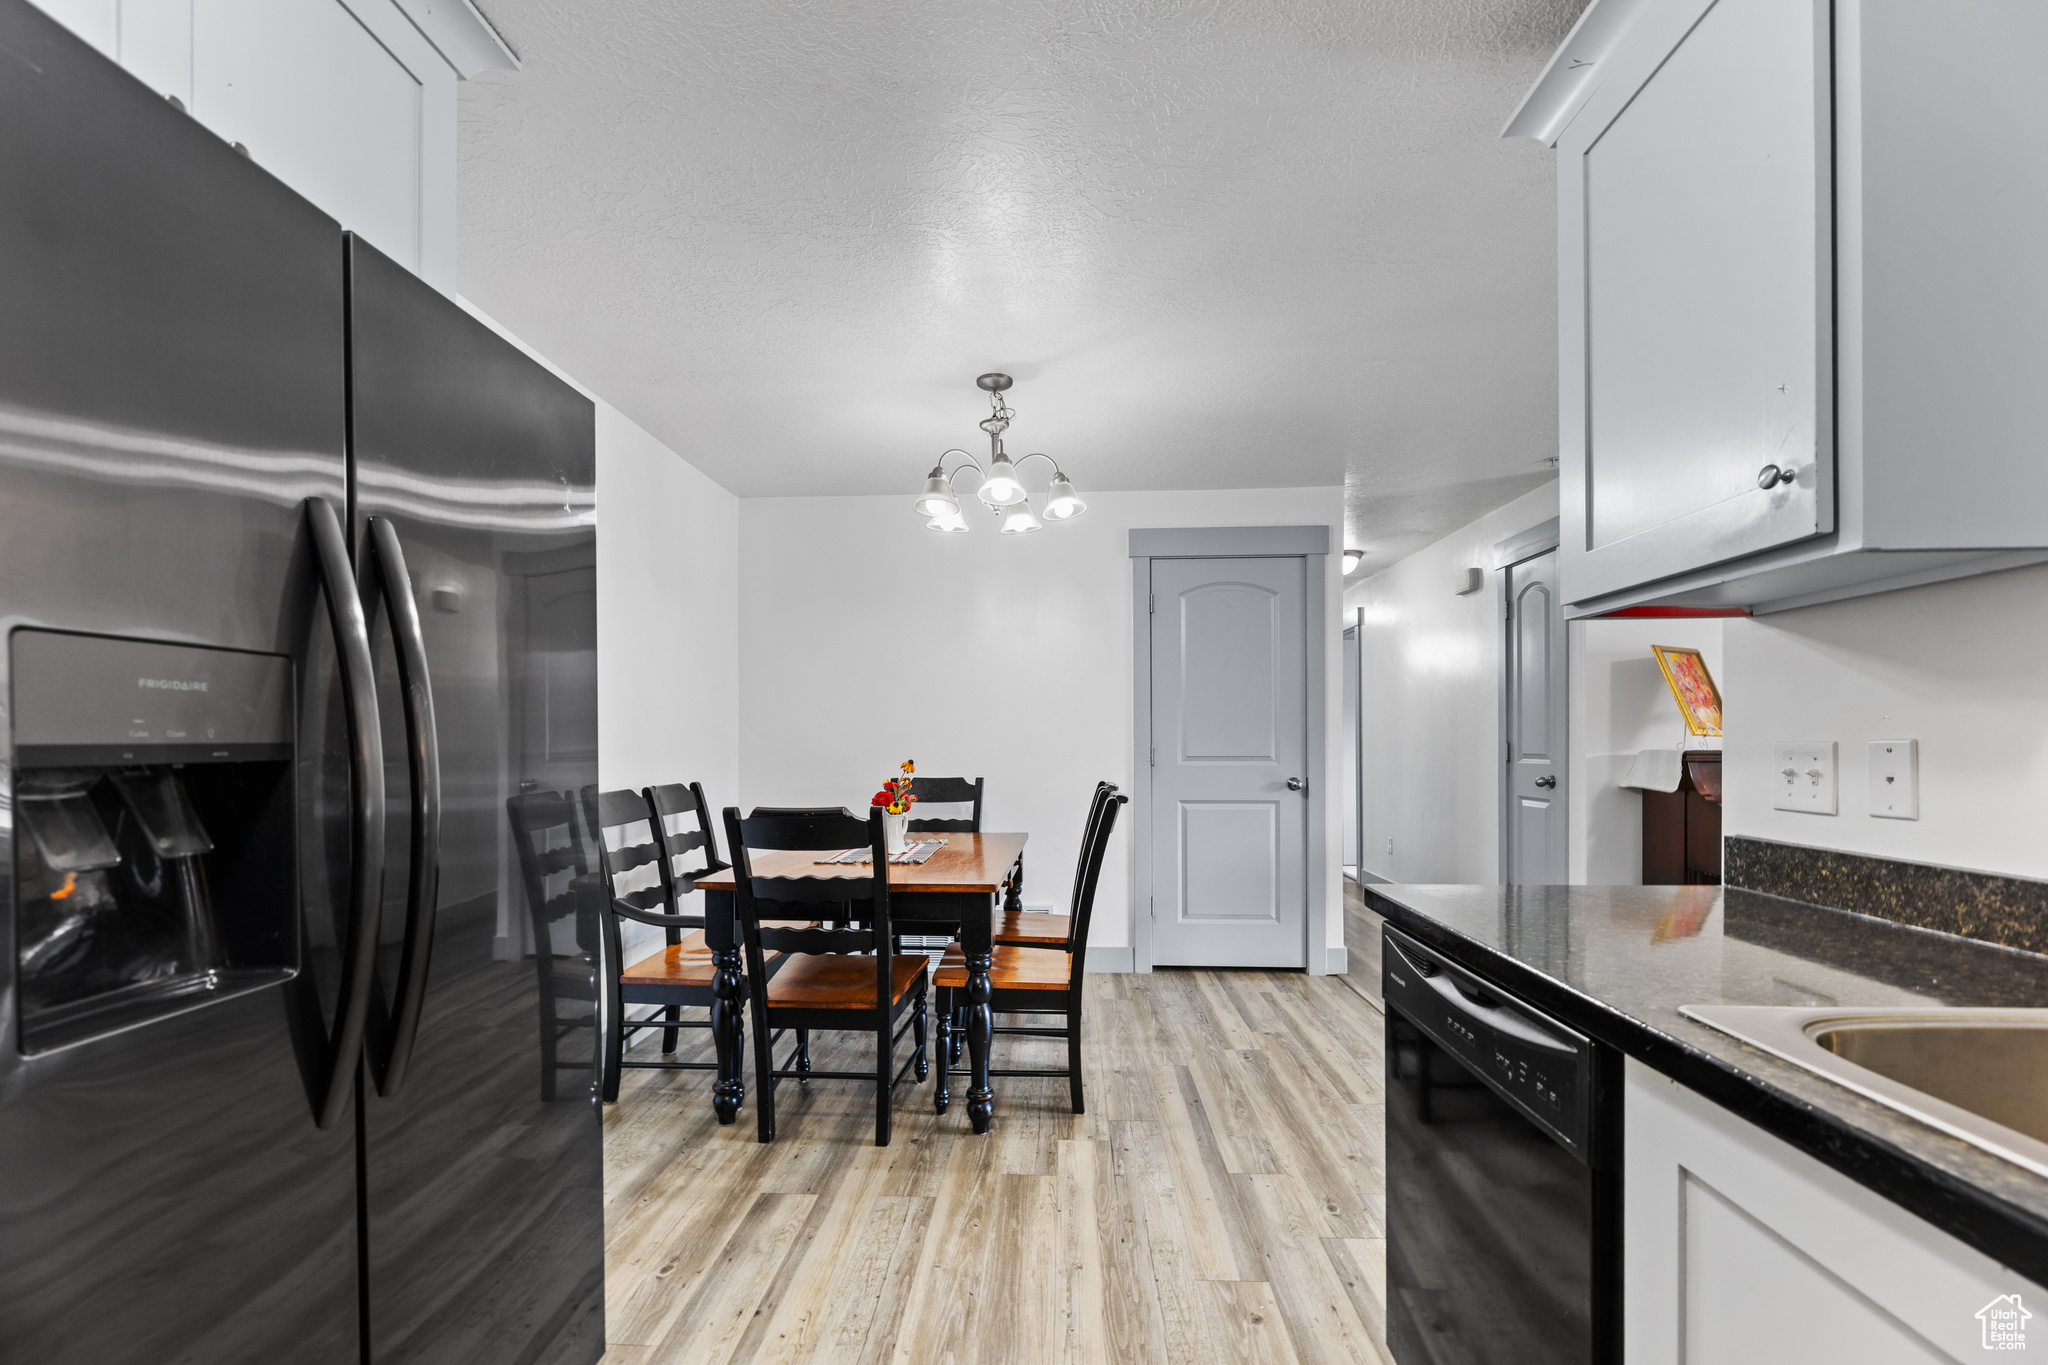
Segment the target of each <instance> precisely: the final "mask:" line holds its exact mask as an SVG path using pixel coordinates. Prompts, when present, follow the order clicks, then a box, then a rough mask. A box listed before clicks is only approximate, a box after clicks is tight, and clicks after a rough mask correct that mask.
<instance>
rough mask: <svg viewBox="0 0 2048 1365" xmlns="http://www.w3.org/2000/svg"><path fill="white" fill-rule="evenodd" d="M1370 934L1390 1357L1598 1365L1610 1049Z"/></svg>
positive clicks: (1608, 1314) (1450, 1364)
mask: <svg viewBox="0 0 2048 1365" xmlns="http://www.w3.org/2000/svg"><path fill="white" fill-rule="evenodd" d="M1384 932H1385V940H1384V951H1383V952H1382V954H1381V968H1380V976H1381V987H1382V990H1383V991H1384V993H1385V998H1386V1002H1387V1047H1386V1067H1387V1072H1386V1076H1387V1344H1388V1346H1389V1347H1390V1348H1391V1349H1392V1351H1393V1355H1394V1360H1395V1362H1396V1365H1510V1362H1512V1365H1612V1362H1616V1361H1619V1360H1620V1358H1621V1348H1620V1340H1621V1330H1620V1329H1621V1297H1620V1288H1621V1266H1620V1251H1621V1222H1620V1219H1621V1169H1620V1167H1621V1142H1620V1138H1621V1124H1620V1118H1621V1114H1620V1104H1621V1087H1620V1084H1619V1081H1620V1059H1619V1055H1618V1054H1616V1053H1615V1052H1613V1051H1612V1050H1611V1049H1608V1048H1606V1047H1604V1046H1602V1045H1601V1044H1598V1043H1595V1042H1593V1041H1592V1040H1591V1039H1589V1038H1587V1037H1585V1036H1584V1035H1583V1034H1580V1033H1577V1032H1575V1031H1573V1030H1572V1029H1569V1028H1567V1027H1565V1026H1564V1025H1563V1024H1560V1023H1558V1022H1557V1021H1556V1020H1554V1019H1552V1018H1550V1017H1549V1016H1547V1015H1545V1014H1543V1013H1541V1012H1540V1011H1538V1010H1535V1009H1533V1008H1531V1007H1530V1006H1528V1005H1527V1004H1525V1003H1523V1002H1522V1001H1520V1000H1517V999H1515V998H1513V997H1512V996H1510V995H1508V994H1507V993H1506V992H1504V991H1502V990H1500V989H1499V988H1498V987H1496V986H1494V985H1492V984H1490V983H1488V982H1486V981H1484V980H1482V979H1480V978H1479V977H1477V976H1474V975H1473V974H1472V973H1471V972H1468V971H1466V970H1464V969H1463V968H1461V967H1459V966H1457V965H1456V964H1454V963H1452V962H1450V961H1449V960H1448V959H1446V958H1445V957H1444V956H1443V955H1442V954H1440V953H1437V952H1435V951H1433V950H1431V949H1429V948H1425V947H1423V946H1422V945H1421V944H1419V943H1417V942H1416V941H1415V940H1414V939H1412V938H1410V937H1408V936H1407V935H1405V934H1402V933H1400V932H1398V931H1397V930H1394V929H1387V930H1385V931H1384Z"/></svg>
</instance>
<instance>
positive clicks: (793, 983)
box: [725, 806, 928, 1147]
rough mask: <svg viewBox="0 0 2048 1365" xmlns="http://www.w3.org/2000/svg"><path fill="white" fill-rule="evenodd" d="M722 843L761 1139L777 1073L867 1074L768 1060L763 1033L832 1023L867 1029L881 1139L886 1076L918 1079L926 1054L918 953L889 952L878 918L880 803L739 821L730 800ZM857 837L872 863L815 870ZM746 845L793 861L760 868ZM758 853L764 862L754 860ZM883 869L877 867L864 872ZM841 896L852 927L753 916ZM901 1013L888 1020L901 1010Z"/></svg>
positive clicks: (802, 908)
mask: <svg viewBox="0 0 2048 1365" xmlns="http://www.w3.org/2000/svg"><path fill="white" fill-rule="evenodd" d="M725 831H726V842H727V843H728V844H730V845H731V847H732V858H733V887H734V905H735V909H736V910H737V912H738V917H739V927H740V933H741V937H742V939H743V941H744V943H745V946H746V958H747V995H748V998H749V1000H750V1002H751V1004H752V1006H753V1015H754V1077H755V1085H756V1087H757V1088H756V1090H755V1092H754V1113H755V1115H756V1117H757V1118H758V1119H759V1121H760V1138H761V1141H763V1142H773V1141H774V1140H775V1087H776V1085H777V1084H778V1083H779V1082H780V1081H781V1080H782V1079H784V1078H785V1077H790V1076H794V1077H797V1078H799V1079H800V1080H845V1081H857V1080H866V1079H869V1077H868V1076H866V1075H864V1074H863V1073H861V1072H858V1071H816V1070H813V1069H812V1068H811V1066H810V1064H809V1058H808V1056H805V1055H801V1054H800V1055H799V1056H796V1057H793V1058H791V1061H792V1062H795V1063H797V1065H793V1066H789V1067H777V1066H776V1065H775V1040H774V1030H775V1029H777V1028H793V1029H798V1030H806V1031H807V1030H812V1029H842V1030H858V1031H861V1032H869V1033H872V1034H873V1035H874V1039H875V1069H874V1073H873V1076H872V1079H873V1080H874V1082H875V1145H876V1146H877V1147H887V1146H888V1145H889V1129H890V1117H891V1114H892V1105H891V1097H892V1094H893V1092H894V1089H895V1086H896V1083H897V1082H898V1081H900V1080H902V1079H903V1075H904V1074H905V1073H906V1072H909V1071H912V1070H914V1071H915V1072H916V1074H917V1079H919V1080H920V1081H921V1080H923V1079H924V1078H925V1076H926V1074H927V1070H928V1065H927V1062H926V1060H925V997H926V979H925V961H926V959H925V957H924V955H923V954H922V953H913V954H909V955H907V956H904V955H899V954H897V953H896V951H895V949H894V943H895V939H894V937H893V936H892V934H891V931H890V925H889V879H888V877H887V875H886V869H887V868H888V866H889V855H888V853H887V851H886V844H887V840H886V839H885V837H884V835H883V832H882V812H881V809H880V808H879V807H870V808H869V812H868V818H867V819H866V820H865V821H861V820H856V819H854V818H853V817H852V816H849V815H844V814H832V815H822V816H816V815H756V816H753V817H752V818H750V819H746V820H742V819H741V818H740V812H739V808H738V807H737V806H727V807H726V808H725ZM862 844H865V845H866V846H867V847H868V848H869V849H870V850H871V851H872V853H873V857H874V861H873V862H872V863H870V864H869V865H868V868H867V869H866V870H867V871H868V875H867V876H864V877H861V878H859V879H858V880H857V881H854V882H849V881H848V879H846V878H842V877H821V876H818V875H817V873H818V871H819V870H820V868H819V865H818V863H817V858H818V857H819V856H820V855H829V854H833V853H837V852H839V851H840V850H842V849H845V848H848V847H858V846H860V845H862ZM756 850H769V851H772V852H775V853H780V854H781V855H782V858H783V859H784V860H787V859H788V858H790V857H791V856H792V855H794V856H797V857H800V858H802V859H803V860H804V861H803V863H802V864H800V865H799V866H796V867H792V868H789V869H787V870H786V871H784V872H782V873H781V874H780V875H776V874H774V873H769V872H767V871H766V869H765V868H763V867H757V866H756V865H755V861H754V856H753V855H754V852H755V851H756ZM764 861H766V860H764ZM876 868H880V869H884V873H883V875H876V874H875V872H874V869H876ZM848 902H851V903H852V904H853V905H854V906H855V908H856V913H858V914H859V915H861V917H862V918H863V919H864V920H865V921H866V923H865V925H864V926H863V927H860V928H852V929H828V928H825V927H824V926H822V925H810V926H807V927H801V928H799V927H797V926H795V925H788V924H778V923H776V922H775V920H774V919H769V920H763V919H762V915H763V914H764V913H766V914H768V915H771V916H776V917H778V918H787V917H791V916H802V915H805V914H808V913H809V912H810V911H811V909H812V908H813V907H815V906H819V905H824V904H845V903H848ZM771 950H772V951H774V952H780V953H783V954H786V961H785V962H784V964H783V967H782V970H781V971H779V972H776V973H773V974H772V976H771V974H770V973H769V972H767V971H766V970H765V966H766V959H767V954H768V953H769V952H770V951H771ZM906 1013H907V1014H908V1015H909V1018H908V1019H907V1020H904V1022H903V1023H901V1024H899V1023H898V1022H897V1021H898V1020H899V1019H901V1018H902V1016H903V1015H905V1014H906ZM905 1027H908V1028H909V1029H910V1030H911V1039H912V1049H911V1055H910V1059H909V1060H908V1061H907V1062H906V1063H905V1064H904V1069H903V1071H901V1072H899V1071H898V1070H897V1069H896V1066H895V1044H896V1042H897V1040H898V1039H899V1038H901V1037H902V1034H903V1030H904V1028H905Z"/></svg>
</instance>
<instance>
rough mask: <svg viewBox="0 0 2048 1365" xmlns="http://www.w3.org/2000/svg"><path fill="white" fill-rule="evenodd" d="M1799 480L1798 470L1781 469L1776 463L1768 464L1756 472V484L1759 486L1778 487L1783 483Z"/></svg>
mask: <svg viewBox="0 0 2048 1365" xmlns="http://www.w3.org/2000/svg"><path fill="white" fill-rule="evenodd" d="M1798 481H1799V471H1798V470H1796V469H1780V468H1778V466H1776V465H1774V464H1767V465H1765V466H1764V467H1763V468H1762V469H1759V470H1758V471H1757V472H1756V486H1757V487H1758V488H1776V487H1777V486H1778V485H1779V484H1781V483H1784V484H1791V483H1797V482H1798Z"/></svg>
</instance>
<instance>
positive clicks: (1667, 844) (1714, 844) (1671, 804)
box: [1642, 749, 1721, 886]
mask: <svg viewBox="0 0 2048 1365" xmlns="http://www.w3.org/2000/svg"><path fill="white" fill-rule="evenodd" d="M1642 797H1643V885H1644V886H1719V885H1720V884H1721V751H1720V750H1719V749H1695V750H1691V751H1688V752H1687V753H1686V755H1685V757H1684V763H1683V772H1682V774H1681V776H1680V777H1679V780H1678V790H1677V791H1675V792H1653V791H1646V792H1644V793H1642Z"/></svg>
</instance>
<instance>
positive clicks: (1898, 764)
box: [1869, 739, 1920, 820]
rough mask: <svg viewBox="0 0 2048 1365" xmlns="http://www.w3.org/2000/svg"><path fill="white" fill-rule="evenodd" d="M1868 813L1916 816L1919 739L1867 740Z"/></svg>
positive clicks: (1894, 817)
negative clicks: (1868, 753)
mask: <svg viewBox="0 0 2048 1365" xmlns="http://www.w3.org/2000/svg"><path fill="white" fill-rule="evenodd" d="M1869 747H1870V813H1871V815H1873V816H1875V817H1876V818H1877V819H1879V820H1918V819H1919V818H1920V741H1919V740H1917V739H1873V740H1871V741H1870V746H1869Z"/></svg>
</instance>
